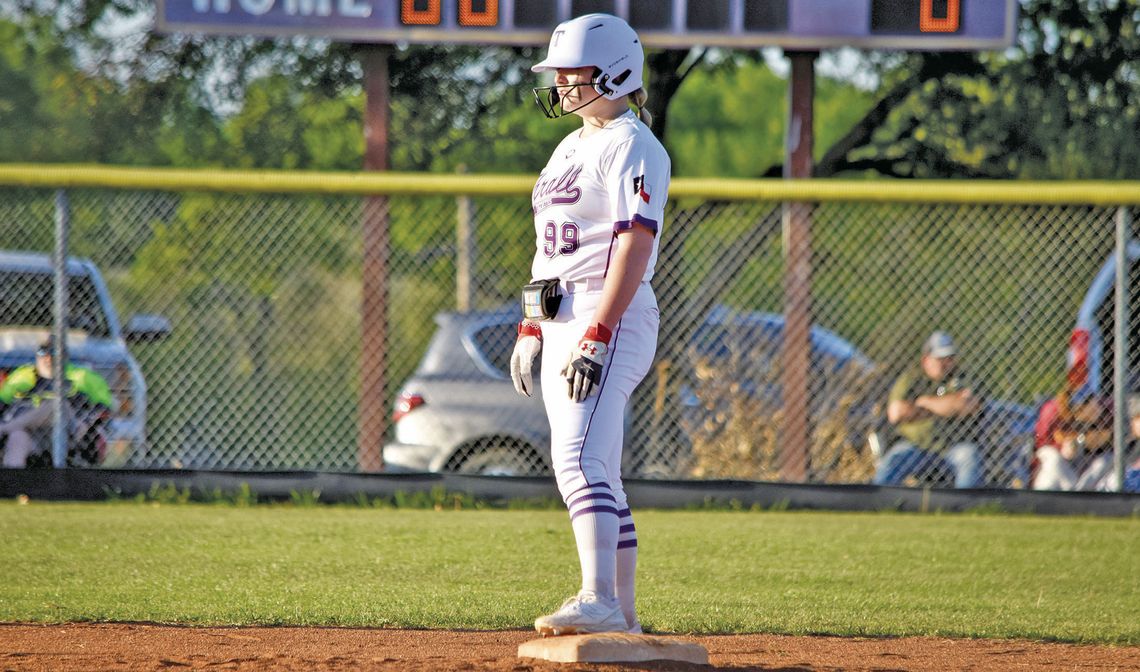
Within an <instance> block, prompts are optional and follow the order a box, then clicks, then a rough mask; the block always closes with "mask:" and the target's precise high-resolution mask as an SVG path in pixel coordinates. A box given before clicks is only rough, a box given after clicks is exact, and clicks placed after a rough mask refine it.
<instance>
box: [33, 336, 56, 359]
mask: <svg viewBox="0 0 1140 672" xmlns="http://www.w3.org/2000/svg"><path fill="white" fill-rule="evenodd" d="M36 352H37V353H44V354H48V355H50V354H52V353H53V352H55V336H48V337H47V338H45V339H44V340H43V341H41V342H40V346H39V349H38V350H36Z"/></svg>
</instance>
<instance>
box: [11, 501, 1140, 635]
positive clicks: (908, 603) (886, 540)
mask: <svg viewBox="0 0 1140 672" xmlns="http://www.w3.org/2000/svg"><path fill="white" fill-rule="evenodd" d="M429 499H432V500H435V501H437V502H438V504H439V505H438V506H435V505H434V504H433V506H431V508H423V509H417V510H410V509H398V510H397V509H392V508H387V507H382V508H373V507H372V506H369V507H367V508H356V507H335V506H295V505H288V504H287V505H282V506H258V507H253V508H250V507H242V506H234V505H229V503H226V505H223V506H209V505H179V506H166V505H161V504H160V505H158V506H155V505H154V504H153V503H148V504H146V505H137V504H134V503H131V502H117V503H109V504H49V503H41V502H31V503H30V504H26V505H17V504H14V503H11V502H5V503H0V537H2V538H4V539H5V540H6V542H7V544H8V546H9V547H10V549H11V551H10V558H9V562H7V563H5V564H4V565H3V566H2V567H0V620H2V621H5V622H27V621H46V622H60V621H65V622H66V621H86V620H92V621H104V620H111V621H154V622H170V623H185V624H192V625H197V624H290V625H292V624H297V625H341V626H349V625H350V626H369V627H411V628H473V629H499V628H523V627H526V626H527V625H528V624H529V621H530V619H531V618H532V617H533V616H534V614H537V613H541V612H543V611H547V610H549V609H551V608H552V607H554V606H556V605H557V604H558V601H559V600H561V599H562V598H563V597H565V595H566V594H569V593H571V592H573V591H574V590H575V589H576V588H577V585H578V576H577V574H578V570H577V561H576V559H575V558H576V556H575V553H574V542H573V537H572V534H571V530H570V525H569V524H568V523H567V521H566V513H565V511H564V510H551V511H504V510H471V509H470V508H468V507H467V505H466V502H462V504H463V506H462V507H461V508H462V510H460V511H455V510H453V509H454V508H456V507H454V506H453V505H452V504H453V502H455V501H458V500H449V499H446V498H444V499H442V500H439V498H438V497H437V496H436V495H435V494H434V493H433V495H431V496H430V497H429ZM729 508H730V509H732V508H733V507H731V506H730V507H729ZM735 508H740V507H735ZM635 516H636V517H637V526H638V533H639V537H640V538H641V539H640V540H641V542H642V544H641V546H640V549H639V567H638V573H639V577H638V587H639V593H638V596H639V604H638V608H639V612H640V615H641V620H642V622H643V623H644V624H645V625H646V626H648V627H649V628H650V629H651V630H656V631H666V632H679V633H732V632H770V633H787V634H809V633H813V634H833V635H847V636H912V635H926V636H939V637H994V638H1018V637H1027V638H1032V639H1046V640H1056V641H1070V642H1088V643H1091V642H1105V643H1118V644H1131V645H1135V644H1137V643H1140V612H1138V611H1137V605H1138V604H1140V594H1138V593H1137V590H1138V587H1137V584H1136V581H1135V577H1134V576H1133V567H1134V565H1135V563H1134V562H1133V560H1134V559H1135V557H1136V556H1137V553H1140V546H1138V544H1140V534H1137V532H1138V529H1137V526H1138V525H1140V519H1135V518H1133V519H1096V518H1079V517H1071V518H1059V517H1034V516H1009V515H998V514H992V513H987V514H984V515H983V514H968V515H947V514H927V515H918V514H909V515H906V514H891V513H860V514H842V513H825V512H807V511H800V512H786V513H785V512H744V511H734V510H728V511H725V510H723V509H722V510H719V511H700V512H686V511H668V512H666V511H640V512H637V513H635ZM709 549H716V552H715V553H710V552H709ZM524 551H525V552H524ZM710 578H711V580H710ZM476 579H477V580H476ZM695 604H699V605H700V608H699V609H695V608H694V607H693V605H695Z"/></svg>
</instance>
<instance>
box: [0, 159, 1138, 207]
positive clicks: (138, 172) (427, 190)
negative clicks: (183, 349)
mask: <svg viewBox="0 0 1140 672" xmlns="http://www.w3.org/2000/svg"><path fill="white" fill-rule="evenodd" d="M534 181H535V176H533V175H489V174H471V175H445V174H438V173H401V172H386V173H367V172H354V173H349V172H312V171H272V170H257V171H251V170H222V169H210V168H194V169H191V168H132V167H122V166H96V165H71V164H0V186H6V187H32V188H104V189H136V190H150V191H205V192H211V191H216V192H231V193H293V194H323V195H358V196H359V195H389V196H395V195H406V194H420V195H426V194H434V195H449V194H450V195H460V194H462V195H469V196H520V195H526V194H528V193H530V190H531V187H532V186H533V185H534ZM669 195H670V196H671V197H672V198H675V199H676V198H701V199H712V200H739V201H805V202H828V201H842V202H882V203H961V204H970V203H995V204H1006V205H1042V204H1045V205H1096V206H1118V205H1140V182H1136V181H1127V182H1125V181H1119V182H1108V181H1100V182H1094V181H1078V182H1071V181H1055V182H1040V181H1034V182H1030V181H1012V180H1011V181H999V180H833V179H818V180H779V179H765V180H745V179H692V178H690V179H685V178H678V179H675V180H674V181H673V184H672V187H671V188H670V190H669Z"/></svg>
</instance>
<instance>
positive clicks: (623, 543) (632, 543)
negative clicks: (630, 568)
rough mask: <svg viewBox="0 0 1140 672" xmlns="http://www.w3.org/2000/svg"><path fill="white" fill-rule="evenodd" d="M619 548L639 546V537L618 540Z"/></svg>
mask: <svg viewBox="0 0 1140 672" xmlns="http://www.w3.org/2000/svg"><path fill="white" fill-rule="evenodd" d="M617 547H618V550H621V549H623V548H637V539H625V540H623V541H619V542H618V545H617Z"/></svg>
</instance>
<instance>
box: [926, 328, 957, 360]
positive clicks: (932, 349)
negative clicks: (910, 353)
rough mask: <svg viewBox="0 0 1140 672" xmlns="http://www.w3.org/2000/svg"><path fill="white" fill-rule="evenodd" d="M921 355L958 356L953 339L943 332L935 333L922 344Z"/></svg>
mask: <svg viewBox="0 0 1140 672" xmlns="http://www.w3.org/2000/svg"><path fill="white" fill-rule="evenodd" d="M922 354H923V355H929V356H931V357H939V358H941V357H953V356H954V355H956V354H958V349H957V348H956V347H954V339H952V338H950V334H948V333H946V332H945V331H936V332H934V333H933V334H931V335H930V338H928V339H926V342H925V343H923V344H922Z"/></svg>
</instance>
